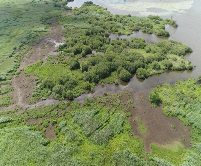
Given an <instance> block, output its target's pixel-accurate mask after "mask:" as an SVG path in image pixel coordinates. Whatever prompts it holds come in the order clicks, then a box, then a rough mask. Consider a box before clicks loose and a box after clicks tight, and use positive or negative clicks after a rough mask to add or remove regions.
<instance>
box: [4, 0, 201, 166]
mask: <svg viewBox="0 0 201 166" xmlns="http://www.w3.org/2000/svg"><path fill="white" fill-rule="evenodd" d="M66 3H67V2H66V1H62V0H61V1H58V0H54V1H52V0H46V1H37V0H34V1H27V2H24V1H23V0H19V1H18V2H15V1H1V0H0V4H2V5H1V6H2V7H0V8H2V11H4V12H3V13H4V14H5V17H3V18H1V19H3V21H2V22H3V23H4V24H3V25H4V26H3V27H2V28H1V34H2V35H0V37H2V36H3V38H2V39H3V40H2V42H1V43H2V44H1V45H0V46H1V48H3V49H1V53H2V55H1V59H2V61H1V64H2V66H4V68H1V70H2V71H3V70H4V71H3V72H1V89H0V92H1V94H0V95H1V96H0V106H1V107H3V108H4V109H3V111H0V147H1V148H0V154H1V155H0V165H19V166H21V165H26V166H27V165H40V166H41V165H54V166H55V165H58V166H60V165H82V166H83V165H87V166H88V165H120V166H122V165H125V166H127V165H128V166H131V165H137V166H138V165H139V166H140V165H142V166H144V165H147V166H148V165H150V166H153V165H156V166H161V165H164V166H169V165H182V166H187V165H195V166H199V164H200V161H201V157H200V156H201V150H200V149H201V127H200V122H199V117H200V115H201V112H200V111H199V110H200V107H199V106H200V86H199V85H197V84H196V83H197V82H196V80H195V79H193V78H191V79H189V80H186V81H178V82H177V83H176V84H175V85H174V86H173V87H171V86H170V85H169V84H165V85H162V86H158V87H157V88H155V89H153V90H152V91H151V92H150V91H148V92H139V93H135V92H133V91H122V92H120V93H117V94H108V93H106V92H105V93H104V95H103V96H101V97H94V98H92V99H86V100H85V101H84V103H83V104H80V103H78V102H74V101H70V100H72V99H74V98H76V97H78V96H80V95H81V94H83V93H88V92H93V90H94V86H95V85H97V84H108V83H109V84H110V83H115V84H118V83H119V81H120V80H122V81H125V82H129V81H130V78H131V77H132V75H134V74H136V75H137V77H139V78H142V79H145V78H147V77H149V76H151V75H154V74H160V73H162V72H164V71H166V70H186V69H187V70H192V69H193V65H191V63H190V62H189V61H187V60H185V59H184V58H183V57H184V56H185V55H186V53H191V52H192V49H191V48H190V47H188V46H186V45H184V44H182V43H180V42H177V41H171V40H165V41H161V42H159V43H155V44H152V45H150V44H147V43H146V41H145V40H144V39H142V38H134V37H132V38H131V39H130V40H127V39H120V38H118V37H117V38H116V39H115V40H111V38H110V34H111V33H116V34H119V35H121V34H126V35H129V34H131V33H132V32H133V31H139V30H142V31H143V32H145V33H150V34H151V33H154V34H155V35H157V36H163V37H167V36H169V35H170V34H169V32H167V31H166V30H165V25H166V24H169V25H171V26H173V27H175V28H176V27H177V26H178V25H177V24H176V22H175V21H173V20H169V19H166V20H163V19H161V18H160V17H158V16H148V17H146V18H144V17H135V16H131V15H126V16H122V15H112V14H111V13H110V12H109V11H107V10H106V9H104V8H103V7H100V6H97V5H94V4H93V3H92V2H86V3H84V5H83V6H82V7H80V8H75V9H71V8H69V7H67V6H66ZM13 8H14V9H13ZM12 9H13V11H12ZM34 13H35V15H34ZM24 14H26V17H25V16H24ZM8 18H12V19H8ZM25 18H26V19H25ZM30 21H33V22H32V23H33V24H30ZM28 22H29V23H28ZM23 29H24V30H23ZM3 30H4V31H3ZM13 30H14V31H13ZM11 31H13V33H10V32H11ZM7 32H9V33H7ZM62 35H63V36H62ZM64 39H65V41H63V40H64ZM23 41H24V42H23ZM55 41H56V42H55ZM57 42H62V43H60V44H59V46H58V48H57V49H55V48H54V43H57ZM2 46H3V47H2ZM9 48H10V49H9ZM6 51H7V54H5V53H6ZM9 51H11V52H9ZM10 59H11V60H10ZM8 61H13V63H9V62H8ZM6 64H10V66H8V65H6ZM7 67H9V68H7ZM149 92H150V93H149ZM31 93H32V94H31ZM12 95H13V96H14V97H13V99H12ZM49 98H53V99H57V100H64V101H62V102H61V101H60V102H59V103H57V104H50V105H46V106H45V105H42V106H38V107H36V108H32V109H25V108H26V107H27V106H28V104H29V103H30V104H31V103H37V102H38V101H41V100H46V99H49ZM12 102H15V104H12ZM160 104H162V106H159V105H160ZM152 105H153V106H152ZM5 106H8V108H9V109H8V108H6V107H5ZM161 108H162V109H161ZM162 112H163V113H162ZM176 117H177V118H176ZM159 137H160V138H159Z"/></svg>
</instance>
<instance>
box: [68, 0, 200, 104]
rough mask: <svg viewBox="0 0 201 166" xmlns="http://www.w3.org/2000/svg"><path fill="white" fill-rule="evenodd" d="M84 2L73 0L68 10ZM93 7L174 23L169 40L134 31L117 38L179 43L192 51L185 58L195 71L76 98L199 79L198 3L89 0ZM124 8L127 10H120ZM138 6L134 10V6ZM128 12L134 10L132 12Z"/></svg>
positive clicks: (106, 88)
mask: <svg viewBox="0 0 201 166" xmlns="http://www.w3.org/2000/svg"><path fill="white" fill-rule="evenodd" d="M84 1H85V0H75V1H74V2H71V3H69V4H68V6H71V7H80V6H81V5H82V4H83V2H84ZM92 1H93V2H94V3H95V4H98V5H101V6H103V7H106V8H107V10H109V11H110V12H111V13H113V14H131V15H137V16H147V15H149V14H153V15H154V14H155V15H159V16H161V17H162V18H164V19H165V18H169V19H170V18H172V19H174V20H176V21H177V23H178V24H179V27H178V28H177V29H175V28H173V27H171V26H166V30H168V31H169V32H170V37H169V38H159V37H157V36H155V35H154V34H152V35H150V34H145V33H142V32H141V31H140V32H134V33H133V34H132V35H130V36H126V35H121V36H120V38H124V37H125V38H127V39H129V38H130V37H131V36H134V37H142V38H145V40H146V42H147V43H149V44H153V43H157V42H159V41H162V40H176V41H180V42H182V43H184V44H186V45H188V46H190V47H191V48H192V49H193V53H192V54H190V55H186V56H185V59H187V60H190V61H191V62H192V64H193V65H195V66H196V67H195V69H194V70H193V71H181V72H174V71H167V72H165V73H162V74H159V75H154V76H151V77H149V78H148V79H145V80H141V79H138V78H136V76H134V77H133V78H132V79H131V81H130V82H129V83H128V84H126V83H120V85H119V86H115V85H113V84H112V85H105V86H103V87H102V86H97V87H96V88H95V92H94V93H93V94H83V95H82V96H80V97H78V98H77V99H75V100H76V101H81V100H84V99H85V98H86V97H93V96H97V95H99V94H103V92H104V91H106V92H117V91H119V90H122V89H125V88H129V89H132V90H134V91H141V90H144V89H146V90H149V89H151V88H154V87H156V86H157V85H161V84H164V83H170V84H174V83H175V82H176V81H177V80H184V79H186V78H189V77H195V78H196V79H197V78H198V76H199V75H201V0H102V1H101V0H92ZM125 6H127V9H128V10H121V9H124V8H125ZM136 6H137V7H136ZM131 9H133V10H134V9H135V11H132V10H131ZM116 37H117V35H116V34H111V35H110V38H111V39H115V38H116Z"/></svg>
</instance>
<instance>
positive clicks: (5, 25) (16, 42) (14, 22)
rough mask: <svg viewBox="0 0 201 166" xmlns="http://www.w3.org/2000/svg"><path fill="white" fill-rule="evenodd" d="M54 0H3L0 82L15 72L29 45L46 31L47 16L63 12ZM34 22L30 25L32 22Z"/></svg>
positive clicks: (0, 34)
mask: <svg viewBox="0 0 201 166" xmlns="http://www.w3.org/2000/svg"><path fill="white" fill-rule="evenodd" d="M56 3H57V2H54V1H52V0H47V1H40V0H27V1H24V0H18V1H15V0H0V11H1V16H2V17H1V18H0V22H1V25H0V55H1V56H0V63H1V69H0V73H1V74H0V81H1V80H5V79H6V78H10V77H8V76H9V74H10V75H12V74H13V73H15V69H16V68H17V67H18V66H19V62H20V61H21V59H22V58H23V56H24V53H26V51H27V50H28V49H29V47H30V46H31V45H32V44H33V43H35V42H38V41H40V39H41V37H43V36H44V35H45V34H47V29H48V26H49V25H47V24H46V25H45V24H44V23H45V21H46V20H47V19H48V18H51V17H55V16H58V15H60V13H61V8H59V7H55V5H54V4H56ZM30 22H31V24H30Z"/></svg>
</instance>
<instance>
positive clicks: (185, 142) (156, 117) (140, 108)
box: [129, 91, 192, 153]
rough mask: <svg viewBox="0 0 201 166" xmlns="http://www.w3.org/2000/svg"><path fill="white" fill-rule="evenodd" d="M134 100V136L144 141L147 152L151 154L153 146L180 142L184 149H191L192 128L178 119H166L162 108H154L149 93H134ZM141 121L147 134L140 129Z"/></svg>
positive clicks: (132, 117) (132, 121)
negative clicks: (190, 133)
mask: <svg viewBox="0 0 201 166" xmlns="http://www.w3.org/2000/svg"><path fill="white" fill-rule="evenodd" d="M133 99H134V108H131V114H132V116H131V117H129V122H130V124H131V125H132V131H133V133H134V135H135V136H138V137H139V138H141V139H142V140H143V142H144V148H145V151H146V152H148V153H150V152H151V146H150V145H151V144H157V145H159V146H160V145H161V146H164V145H171V144H173V143H174V142H179V143H180V144H181V145H182V146H183V147H184V148H188V147H190V142H191V138H190V135H189V132H190V131H191V129H192V128H191V127H190V126H184V125H183V123H182V122H181V121H180V120H179V119H178V118H177V117H166V116H165V115H164V114H163V112H162V106H160V107H157V108H154V107H153V106H152V105H151V103H150V102H149V91H142V92H137V93H134V94H133ZM140 121H141V122H142V124H143V125H145V127H146V128H147V132H146V133H145V134H142V133H141V131H140V129H139V122H140ZM174 127H175V128H174Z"/></svg>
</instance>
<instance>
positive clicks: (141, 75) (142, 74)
mask: <svg viewBox="0 0 201 166" xmlns="http://www.w3.org/2000/svg"><path fill="white" fill-rule="evenodd" d="M136 74H137V76H138V77H139V78H142V79H145V78H147V77H148V73H147V70H146V69H143V68H139V69H137V71H136Z"/></svg>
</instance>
